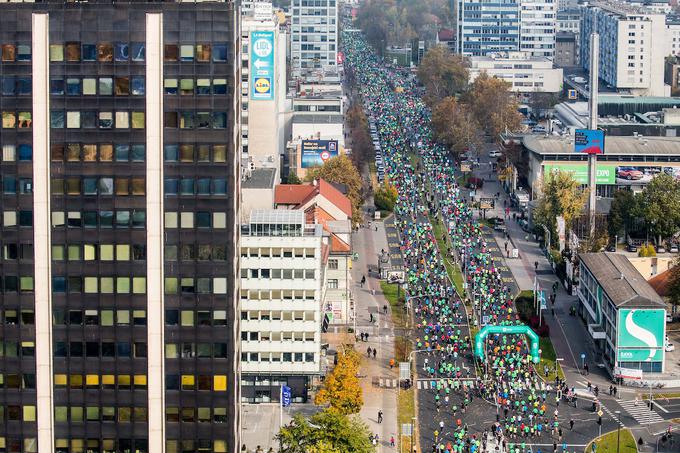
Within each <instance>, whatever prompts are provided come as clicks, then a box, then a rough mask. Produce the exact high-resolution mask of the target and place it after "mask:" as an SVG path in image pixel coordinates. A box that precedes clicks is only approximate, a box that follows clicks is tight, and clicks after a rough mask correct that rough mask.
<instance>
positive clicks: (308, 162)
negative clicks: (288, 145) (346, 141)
mask: <svg viewBox="0 0 680 453" xmlns="http://www.w3.org/2000/svg"><path fill="white" fill-rule="evenodd" d="M337 155H338V141H337V140H302V159H301V160H300V163H301V166H302V168H310V167H319V166H321V165H323V164H324V163H325V162H326V161H327V160H328V159H330V158H331V157H337Z"/></svg>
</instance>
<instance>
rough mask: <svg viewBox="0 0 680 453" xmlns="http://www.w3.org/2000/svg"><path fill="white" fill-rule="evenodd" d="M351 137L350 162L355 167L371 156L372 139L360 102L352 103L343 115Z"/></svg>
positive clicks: (372, 152) (360, 165) (358, 166)
mask: <svg viewBox="0 0 680 453" xmlns="http://www.w3.org/2000/svg"><path fill="white" fill-rule="evenodd" d="M345 118H346V121H347V127H348V128H349V130H350V133H351V137H352V162H353V163H354V165H355V166H356V167H357V168H361V167H362V165H363V164H364V163H365V162H367V161H368V160H369V159H372V158H373V154H374V149H373V140H372V139H371V135H370V133H369V132H368V118H366V114H365V113H364V109H363V107H362V105H361V104H359V103H354V104H352V106H351V107H350V108H349V109H348V110H347V115H346V116H345Z"/></svg>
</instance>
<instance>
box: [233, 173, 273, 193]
mask: <svg viewBox="0 0 680 453" xmlns="http://www.w3.org/2000/svg"><path fill="white" fill-rule="evenodd" d="M275 178H276V169H275V168H256V169H255V170H252V171H251V172H250V175H249V176H248V177H247V178H246V179H245V180H244V181H243V183H242V184H241V188H242V189H273V188H274V184H275V182H276V181H275Z"/></svg>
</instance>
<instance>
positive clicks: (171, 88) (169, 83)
mask: <svg viewBox="0 0 680 453" xmlns="http://www.w3.org/2000/svg"><path fill="white" fill-rule="evenodd" d="M163 88H164V89H165V94H177V79H165V80H164V81H163Z"/></svg>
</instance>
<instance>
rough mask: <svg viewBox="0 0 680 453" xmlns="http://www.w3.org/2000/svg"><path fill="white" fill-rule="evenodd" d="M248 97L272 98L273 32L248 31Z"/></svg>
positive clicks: (263, 99) (268, 99)
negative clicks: (249, 74) (249, 87)
mask: <svg viewBox="0 0 680 453" xmlns="http://www.w3.org/2000/svg"><path fill="white" fill-rule="evenodd" d="M250 73H251V76H250V86H251V89H250V98H251V99H253V100H259V101H271V100H272V99H274V32H273V31H253V32H251V33H250Z"/></svg>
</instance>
